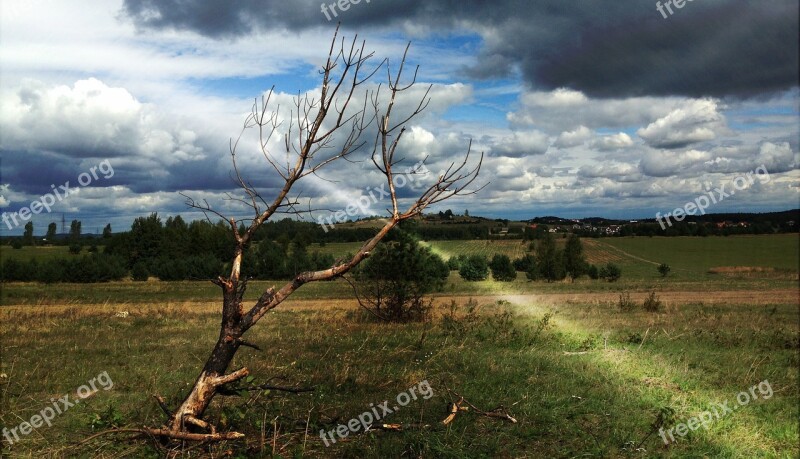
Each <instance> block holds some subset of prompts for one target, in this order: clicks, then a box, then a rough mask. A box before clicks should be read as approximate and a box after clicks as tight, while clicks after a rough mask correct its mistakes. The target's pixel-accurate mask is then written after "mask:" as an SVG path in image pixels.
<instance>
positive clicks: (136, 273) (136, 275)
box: [131, 261, 150, 282]
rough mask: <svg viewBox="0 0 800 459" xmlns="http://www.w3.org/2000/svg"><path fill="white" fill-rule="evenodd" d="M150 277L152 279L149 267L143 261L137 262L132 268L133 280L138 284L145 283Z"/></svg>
mask: <svg viewBox="0 0 800 459" xmlns="http://www.w3.org/2000/svg"><path fill="white" fill-rule="evenodd" d="M148 277H150V273H149V272H148V271H147V266H146V265H145V264H144V263H142V262H141V261H137V262H136V263H135V264H134V265H133V268H131V278H133V280H135V281H137V282H144V281H146V280H147V278H148Z"/></svg>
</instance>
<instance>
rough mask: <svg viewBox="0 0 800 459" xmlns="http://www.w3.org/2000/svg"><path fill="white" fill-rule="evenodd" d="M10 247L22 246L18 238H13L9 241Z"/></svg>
mask: <svg viewBox="0 0 800 459" xmlns="http://www.w3.org/2000/svg"><path fill="white" fill-rule="evenodd" d="M11 247H13V248H14V249H16V250H19V249H21V248H22V241H21V240H19V239H14V240H13V241H11Z"/></svg>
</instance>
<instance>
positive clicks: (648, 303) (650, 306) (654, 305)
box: [642, 291, 661, 312]
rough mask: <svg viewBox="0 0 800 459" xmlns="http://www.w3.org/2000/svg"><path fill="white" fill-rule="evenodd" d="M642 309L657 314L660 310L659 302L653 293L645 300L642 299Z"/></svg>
mask: <svg viewBox="0 0 800 459" xmlns="http://www.w3.org/2000/svg"><path fill="white" fill-rule="evenodd" d="M642 307H643V308H644V310H645V311H647V312H658V311H660V310H661V300H659V299H658V297H657V296H656V292H655V291H651V292H650V294H649V295H648V296H647V298H645V299H644V303H643V304H642Z"/></svg>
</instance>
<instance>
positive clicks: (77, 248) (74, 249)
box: [69, 244, 83, 255]
mask: <svg viewBox="0 0 800 459" xmlns="http://www.w3.org/2000/svg"><path fill="white" fill-rule="evenodd" d="M81 249H83V246H82V245H80V244H70V246H69V253H71V254H73V255H77V254H79V253H81Z"/></svg>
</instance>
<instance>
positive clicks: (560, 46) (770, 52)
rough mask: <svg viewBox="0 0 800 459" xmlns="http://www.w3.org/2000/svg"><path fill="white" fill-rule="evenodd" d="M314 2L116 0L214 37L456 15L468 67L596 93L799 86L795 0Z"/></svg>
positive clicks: (148, 19)
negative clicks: (678, 3) (470, 60)
mask: <svg viewBox="0 0 800 459" xmlns="http://www.w3.org/2000/svg"><path fill="white" fill-rule="evenodd" d="M321 3H322V2H321V0H299V1H287V0H281V1H264V0H245V1H240V2H227V1H222V0H211V1H206V0H195V1H188V0H160V1H156V0H126V1H125V5H124V8H123V12H124V14H125V15H126V16H127V17H129V18H130V19H131V20H132V21H133V22H134V23H135V24H136V25H137V26H138V27H139V28H141V29H148V28H155V29H159V28H171V29H178V30H191V31H194V32H197V33H199V34H202V35H205V36H209V37H214V38H235V37H240V36H244V35H248V34H250V33H253V32H254V31H263V30H275V29H288V30H301V29H305V28H311V27H318V26H326V25H327V26H330V27H332V26H333V24H334V23H335V21H337V20H341V21H342V24H343V25H344V26H345V27H347V28H349V29H352V30H358V31H365V30H370V29H372V30H381V28H382V27H385V26H388V25H395V26H396V25H401V24H410V25H413V27H415V28H423V29H425V30H428V31H430V32H435V33H447V32H451V31H455V28H456V27H462V26H466V27H467V28H468V29H471V30H473V31H475V32H477V33H480V34H482V35H483V36H484V38H486V43H485V45H484V47H483V49H482V50H481V51H480V56H479V58H480V60H479V62H480V63H479V64H478V65H477V66H476V67H474V68H471V69H468V74H469V75H470V76H473V77H476V78H487V77H493V76H505V75H507V74H509V73H510V72H512V70H513V69H514V68H515V67H516V68H519V69H520V70H521V71H522V74H523V75H524V77H525V79H526V81H527V82H528V83H530V84H531V86H533V87H535V88H543V89H552V88H557V87H569V88H572V89H577V90H581V91H584V92H585V93H587V94H589V95H593V96H598V97H620V96H634V95H687V96H706V95H708V96H739V97H747V96H753V95H758V94H764V93H771V92H774V91H778V90H781V89H785V88H789V87H792V86H796V85H797V68H798V19H797V17H798V3H797V1H796V0H770V1H768V2H767V1H759V2H750V1H745V0H716V1H715V0H703V1H702V2H701V1H699V0H697V1H691V0H689V1H687V2H686V3H685V4H684V6H683V8H681V9H677V8H675V7H674V6H673V7H672V10H673V11H674V14H673V15H671V16H668V17H667V18H664V17H663V16H662V15H661V13H659V12H658V11H657V10H656V3H655V1H650V0H614V1H611V0H602V1H601V0H581V1H564V0H543V1H537V2H535V3H534V2H530V1H528V0H524V1H523V0H501V1H497V2H482V1H477V0H472V1H469V0H468V1H464V0H461V1H455V0H425V1H422V0H409V1H402V2H390V1H388V0H371V1H370V3H367V0H361V1H360V2H359V3H358V4H350V6H349V9H348V10H347V11H342V12H339V14H338V17H337V18H334V20H333V21H328V20H327V19H326V17H325V15H324V14H323V13H322V12H321V10H320V8H321ZM325 3H327V4H331V3H333V2H332V1H326V2H325ZM351 3H352V0H351ZM661 3H662V4H663V3H665V0H662V2H661ZM457 31H458V32H463V30H457Z"/></svg>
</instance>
